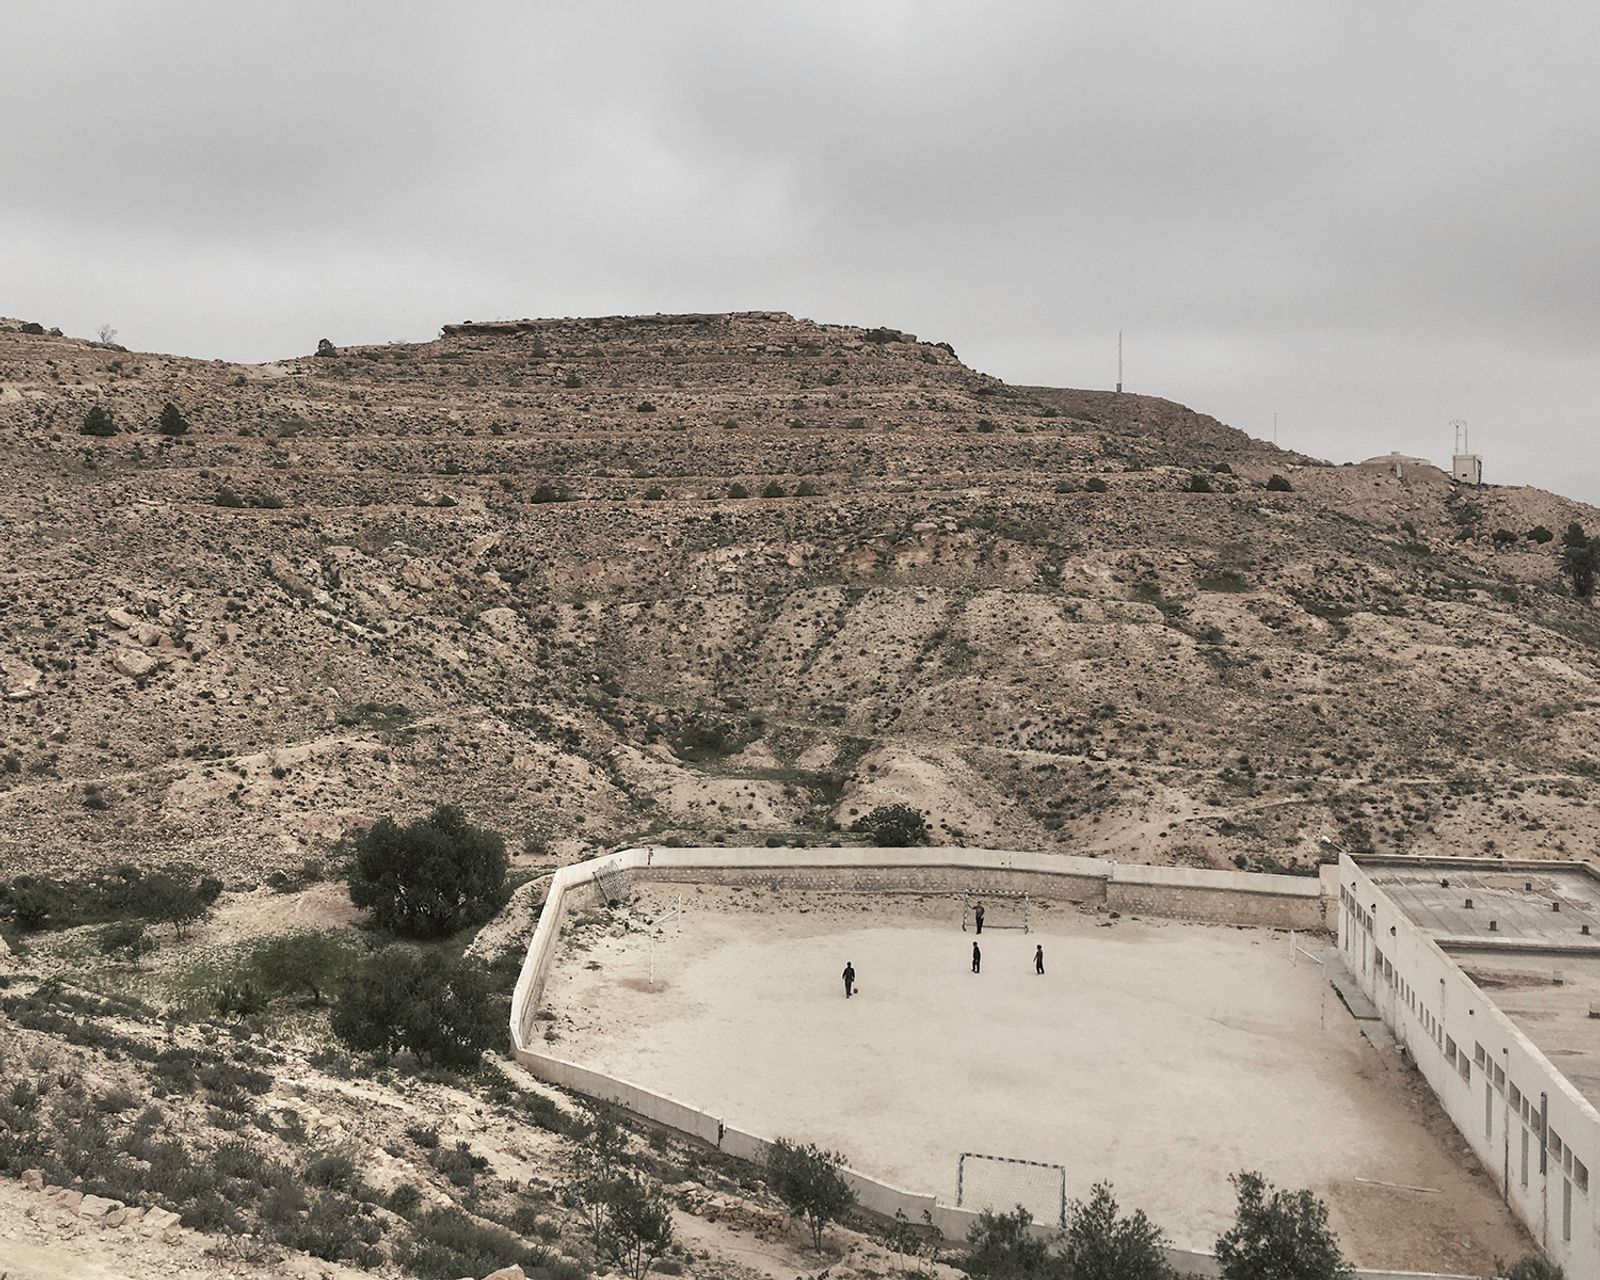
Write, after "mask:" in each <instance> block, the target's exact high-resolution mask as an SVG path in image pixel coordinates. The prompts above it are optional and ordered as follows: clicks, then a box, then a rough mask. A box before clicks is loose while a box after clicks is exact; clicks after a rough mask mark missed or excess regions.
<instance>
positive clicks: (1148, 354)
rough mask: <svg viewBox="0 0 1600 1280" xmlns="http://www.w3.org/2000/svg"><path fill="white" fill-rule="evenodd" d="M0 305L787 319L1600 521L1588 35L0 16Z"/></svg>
mask: <svg viewBox="0 0 1600 1280" xmlns="http://www.w3.org/2000/svg"><path fill="white" fill-rule="evenodd" d="M7 44H8V46H9V51H8V65H7V75H6V76H5V78H4V79H3V80H0V109H3V110H4V112H5V118H6V120H7V121H8V125H7V127H6V129H5V130H4V131H0V312H5V313H10V314H25V315H28V316H30V317H32V316H37V317H38V318H41V319H45V320H47V321H49V322H51V323H57V324H61V325H63V326H64V327H66V328H68V329H69V330H72V331H76V332H88V331H90V330H92V329H93V327H94V326H95V325H96V324H97V323H99V322H100V321H101V320H110V321H111V322H113V323H115V324H117V325H118V326H119V328H120V329H121V330H122V334H123V337H124V339H125V340H126V341H128V342H130V343H132V344H134V345H137V346H141V347H151V348H158V349H166V350H176V351H182V352H186V353H191V354H197V355H224V356H229V357H234V358H256V359H259V358H269V357H272V356H277V355H281V354H284V353H286V352H290V351H304V350H307V349H309V347H310V346H311V345H312V343H314V341H315V340H316V338H317V337H319V336H322V335H324V334H328V335H330V336H333V337H335V338H336V339H338V340H341V341H362V340H368V341H381V340H386V339H390V338H396V337H409V338H426V337H428V336H430V335H431V334H432V332H433V330H434V329H435V327H436V326H437V325H438V324H439V323H441V322H444V321H447V320H451V319H457V318H462V317H467V316H473V317H478V318H487V317H491V316H496V315H529V314H579V313H584V312H616V311H634V310H642V311H654V310H689V309H709V308H723V307H746V306H755V307H779V308H784V309H787V310H791V311H794V312H797V313H799V314H803V315H809V316H812V317H814V318H816V319H821V320H838V321H852V322H860V323H868V324H876V323H887V324H894V325H898V326H900V327H902V328H907V329H911V330H914V331H916V332H918V333H920V334H923V335H924V336H928V337H932V338H939V339H946V340H949V341H951V342H953V343H954V344H955V346H956V348H957V350H958V351H959V352H960V353H961V354H962V355H963V356H964V357H965V358H967V359H968V360H969V361H971V362H972V363H974V364H976V365H978V366H979V367H982V368H984V369H987V370H989V371H991V372H994V373H996V374H998V375H1000V376H1002V377H1005V378H1008V379H1010V380H1012V381H1017V382H1052V383H1060V384H1067V385H1085V384H1087V385H1105V384H1107V383H1108V382H1109V381H1110V380H1111V379H1112V377H1113V376H1114V360H1115V333H1116V330H1117V329H1118V328H1119V327H1120V328H1125V329H1126V330H1128V344H1129V345H1128V352H1129V375H1128V380H1129V385H1130V386H1132V387H1135V388H1137V389H1139V390H1147V391H1151V392H1155V393H1159V394H1164V395H1169V396H1172V397H1174V398H1176V399H1180V400H1183V401H1185V402H1187V403H1190V404H1193V405H1195V406H1196V407H1198V408H1201V409H1205V410H1208V411H1210V412H1213V413H1216V414H1218V415H1219V416H1221V417H1224V418H1227V419H1229V420H1231V421H1234V422H1235V423H1236V424H1237V425H1240V426H1242V427H1244V428H1246V429H1248V430H1251V431H1254V432H1255V433H1257V434H1267V433H1269V432H1270V430H1271V420H1272V413H1273V412H1274V410H1276V411H1277V412H1278V413H1279V414H1280V421H1281V424H1282V429H1281V433H1280V438H1281V439H1282V440H1283V442H1284V443H1286V444H1291V445H1293V446H1295V447H1298V448H1301V449H1305V450H1307V451H1308V452H1312V453H1315V454H1319V455H1322V456H1327V457H1331V458H1335V459H1344V458H1350V457H1361V456H1365V455H1366V454H1368V453H1372V452H1377V451H1380V450H1383V449H1388V448H1398V449H1402V450H1405V451H1407V452H1418V453H1424V454H1428V455H1432V456H1435V457H1439V456H1441V455H1442V453H1443V452H1444V451H1445V450H1446V449H1447V448H1448V445H1449V430H1448V426H1447V423H1448V421H1449V419H1451V418H1454V417H1466V418H1468V419H1469V420H1470V421H1472V422H1473V423H1474V425H1475V427H1476V428H1477V439H1478V440H1479V441H1480V442H1481V444H1482V446H1483V449H1484V451H1485V453H1486V454H1487V466H1488V475H1489V477H1490V478H1491V479H1494V480H1502V481H1508V482H1519V481H1526V482H1535V483H1541V484H1544V485H1547V486H1549V487H1553V488H1557V489H1561V490H1564V491H1566V492H1571V493H1573V494H1575V495H1576V496H1581V497H1586V498H1589V499H1590V500H1600V458H1596V456H1595V450H1594V449H1593V448H1592V445H1591V440H1592V423H1593V420H1594V410H1595V405H1596V402H1597V398H1600V397H1597V392H1600V362H1597V361H1596V359H1595V357H1594V352H1595V351H1596V350H1600V265H1597V263H1600V259H1597V255H1596V254H1595V252H1594V250H1593V244H1592V241H1593V234H1594V233H1593V228H1594V227H1595V226H1596V225H1600V173H1597V167H1600V161H1597V159H1596V157H1600V78H1597V77H1595V76H1594V75H1593V74H1592V67H1593V65H1594V61H1595V55H1596V53H1597V52H1600V11H1596V10H1594V9H1593V7H1592V6H1587V5H1582V4H1578V3H1568V2H1566V0H1557V2H1555V3H1547V4H1541V5H1538V6H1520V7H1515V8H1513V7H1509V6H1490V5H1487V4H1477V3H1467V4H1462V3H1454V2H1452V3H1444V2H1443V0H1433V2H1421V3H1414V4H1408V5H1405V6H1391V5H1379V4H1376V3H1358V2H1356V0H1346V2H1344V3H1337V4H1323V5H1315V6H1312V5H1306V6H1289V5H1277V6H1268V5H1261V4H1258V3H1249V4H1246V3H1242V2H1234V0H1218V2H1216V3H1208V4H1205V5H1196V4H1192V3H1176V2H1174V3H1160V4H1157V3H1129V4H1117V5H1105V4H1094V5H1088V4H1083V5H1062V4H1047V3H1037V4H1031V3H1030V4H1024V3H998V4H994V3H991V4H983V5H977V4H973V5H958V4H951V3H933V4H927V3H921V4H913V3H903V2H900V0H891V2H887V3H878V4H870V5H864V4H846V3H812V4H808V5H792V6H769V5H751V4H747V3H708V2H704V0H693V2H686V3H680V4H671V5H667V4H645V3H638V4H624V3H595V4H586V5H583V6H571V5H523V4H501V5H476V6H470V7H469V6H424V5H413V4H389V5H378V4H368V5H363V4H348V5H328V4H319V5H311V4H298V3H297V4H279V5H271V6H252V7H250V8H248V9H244V8H240V7H237V6H217V5H210V4H201V3H188V4H147V5H142V6H127V5H121V4H113V3H101V4H93V3H91V4H81V5H75V6H72V7H71V8H70V10H67V9H65V8H64V7H62V6H58V5H50V4H44V3H32V2H27V0H25V2H24V3H20V4H15V5H12V6H9V7H8V10H7Z"/></svg>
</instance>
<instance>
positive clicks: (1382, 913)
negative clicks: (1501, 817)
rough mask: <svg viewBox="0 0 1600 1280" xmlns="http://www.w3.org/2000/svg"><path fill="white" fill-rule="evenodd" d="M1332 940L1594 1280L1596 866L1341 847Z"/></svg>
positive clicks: (1488, 1150) (1523, 1201)
mask: <svg viewBox="0 0 1600 1280" xmlns="http://www.w3.org/2000/svg"><path fill="white" fill-rule="evenodd" d="M1459 461H1460V459H1457V462H1458V463H1459ZM1339 947H1340V954H1341V956H1342V958H1343V959H1344V962H1345V964H1346V965H1347V966H1348V968H1349V969H1350V972H1351V974H1352V975H1353V976H1354V977H1355V978H1356V980H1357V982H1358V983H1359V985H1360V987H1361V989H1362V991H1363V992H1364V993H1365V994H1366V995H1367V997H1368V999H1370V1000H1371V1001H1372V1002H1373V1004H1374V1005H1375V1006H1376V1007H1377V1010H1378V1014H1379V1016H1380V1017H1381V1018H1382V1019H1383V1022H1384V1024H1385V1025H1386V1026H1387V1027H1388V1028H1389V1029H1390V1030H1391V1031H1392V1032H1393V1034H1394V1037H1395V1040H1396V1041H1397V1043H1398V1044H1399V1045H1400V1046H1401V1047H1402V1048H1403V1049H1404V1050H1405V1051H1406V1052H1407V1053H1408V1054H1409V1055H1410V1056H1411V1058H1412V1059H1413V1060H1414V1061H1415V1063H1416V1067H1417V1070H1418V1071H1420V1072H1421V1073H1422V1075H1423V1077H1424V1078H1425V1079H1426V1080H1427V1081H1428V1083H1429V1085H1431V1086H1432V1088H1433V1091H1434V1093H1435V1094H1437V1095H1438V1098H1439V1101H1440V1103H1441V1104H1442V1105H1443V1107H1444V1109H1445V1111H1446V1112H1447V1113H1448V1114H1449V1116H1450V1118H1451V1120H1453V1121H1454V1122H1455V1125H1456V1128H1458V1129H1459V1130H1460V1131H1461V1134H1462V1136H1463V1137H1464V1138H1465V1139H1466V1140H1467V1142H1468V1143H1469V1145H1470V1146H1471V1147H1472V1149H1473V1151H1474V1152H1476V1153H1477V1156H1478V1158H1479V1159H1480V1160H1481V1161H1482V1162H1483V1165H1484V1168H1485V1169H1487V1170H1488V1172H1489V1175H1490V1177H1491V1178H1493V1179H1494V1181H1495V1185H1496V1186H1497V1187H1498V1188H1499V1189H1500V1191H1501V1193H1502V1196H1503V1197H1504V1199H1505V1201H1506V1203H1507V1204H1509V1205H1510V1206H1511V1208H1512V1209H1513V1210H1514V1211H1515V1212H1516V1213H1517V1215H1518V1216H1519V1217H1521V1219H1522V1221H1523V1222H1524V1223H1526V1224H1527V1227H1528V1230H1529V1231H1530V1233H1531V1234H1532V1235H1533V1238H1534V1239H1535V1240H1536V1241H1538V1242H1539V1244H1540V1245H1541V1246H1542V1247H1543V1248H1544V1250H1545V1252H1546V1253H1547V1254H1548V1255H1549V1256H1550V1258H1551V1259H1553V1260H1554V1261H1556V1262H1558V1263H1560V1264H1561V1265H1562V1266H1563V1267H1565V1268H1566V1272H1567V1274H1568V1275H1569V1276H1572V1277H1575V1278H1577V1277H1600V1217H1597V1214H1596V1208H1597V1204H1596V1199H1597V1197H1600V1186H1596V1187H1595V1188H1594V1189H1593V1191H1591V1188H1590V1185H1589V1171H1590V1170H1591V1169H1595V1170H1600V1111H1597V1110H1596V1104H1597V1103H1600V874H1597V873H1596V872H1595V870H1594V869H1593V868H1592V867H1590V866H1589V865H1588V864H1587V863H1576V862H1515V861H1500V860H1493V859H1487V858H1378V857H1361V856H1357V857H1351V856H1350V855H1348V854H1346V855H1344V856H1342V857H1341V858H1340V860H1339ZM1556 1063H1560V1067H1559V1068H1558V1067H1557V1066H1556V1065H1555V1064H1556Z"/></svg>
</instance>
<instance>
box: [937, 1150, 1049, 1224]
mask: <svg viewBox="0 0 1600 1280" xmlns="http://www.w3.org/2000/svg"><path fill="white" fill-rule="evenodd" d="M969 1162H970V1166H969ZM956 1206H957V1207H958V1208H974V1209H990V1210H993V1211H994V1212H996V1213H1009V1212H1011V1210H1012V1209H1014V1208H1019V1207H1020V1208H1023V1209H1026V1210H1027V1211H1028V1212H1029V1213H1030V1214H1032V1215H1033V1220H1034V1221H1035V1222H1040V1223H1048V1224H1050V1225H1053V1226H1059V1227H1061V1228H1063V1229H1065V1228H1066V1225H1067V1167H1066V1165H1064V1164H1056V1163H1054V1162H1052V1161H1049V1160H1023V1159H1020V1158H1018V1157H1016V1156H991V1155H985V1154H984V1153H983V1152H981V1151H963V1152H962V1153H961V1155H960V1157H959V1158H958V1159H957V1160H956Z"/></svg>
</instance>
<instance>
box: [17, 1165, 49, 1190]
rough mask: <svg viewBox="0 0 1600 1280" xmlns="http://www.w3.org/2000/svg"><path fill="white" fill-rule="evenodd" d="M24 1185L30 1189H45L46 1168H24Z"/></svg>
mask: <svg viewBox="0 0 1600 1280" xmlns="http://www.w3.org/2000/svg"><path fill="white" fill-rule="evenodd" d="M22 1185H23V1186H25V1187H26V1188H27V1189H28V1190H29V1191H43V1190H44V1170H43V1169H24V1170H23V1171H22Z"/></svg>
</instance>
